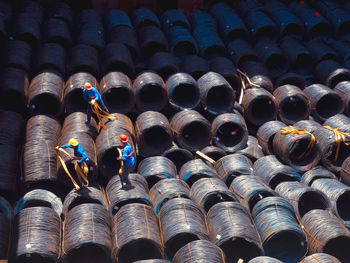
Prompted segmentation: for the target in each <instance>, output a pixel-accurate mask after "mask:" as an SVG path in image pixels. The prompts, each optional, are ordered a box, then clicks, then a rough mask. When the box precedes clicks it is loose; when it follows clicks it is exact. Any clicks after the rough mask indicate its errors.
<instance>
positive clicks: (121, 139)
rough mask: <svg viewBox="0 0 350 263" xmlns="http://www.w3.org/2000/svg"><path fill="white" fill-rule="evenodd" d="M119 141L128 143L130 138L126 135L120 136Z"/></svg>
mask: <svg viewBox="0 0 350 263" xmlns="http://www.w3.org/2000/svg"><path fill="white" fill-rule="evenodd" d="M119 139H120V141H121V142H128V137H126V135H125V134H120V135H119Z"/></svg>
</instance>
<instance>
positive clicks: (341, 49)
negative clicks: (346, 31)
mask: <svg viewBox="0 0 350 263" xmlns="http://www.w3.org/2000/svg"><path fill="white" fill-rule="evenodd" d="M326 41H327V44H328V45H329V46H330V47H331V48H332V49H333V50H334V51H335V52H337V54H338V57H339V58H340V59H341V60H340V61H343V62H345V61H347V60H349V58H350V44H349V42H348V41H346V40H338V39H327V40H326Z"/></svg>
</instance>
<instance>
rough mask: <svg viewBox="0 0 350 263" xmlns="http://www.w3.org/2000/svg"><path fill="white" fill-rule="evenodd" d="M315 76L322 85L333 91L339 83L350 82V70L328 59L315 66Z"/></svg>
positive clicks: (334, 60)
mask: <svg viewBox="0 0 350 263" xmlns="http://www.w3.org/2000/svg"><path fill="white" fill-rule="evenodd" d="M314 76H315V79H317V80H318V81H319V82H320V83H322V84H324V85H327V86H328V87H330V88H331V89H333V88H334V87H335V86H336V85H337V84H338V83H340V82H342V81H349V80H350V70H348V69H346V68H343V67H341V65H340V64H339V63H338V62H337V61H336V59H328V60H324V61H322V62H320V63H318V64H317V65H316V66H315V69H314Z"/></svg>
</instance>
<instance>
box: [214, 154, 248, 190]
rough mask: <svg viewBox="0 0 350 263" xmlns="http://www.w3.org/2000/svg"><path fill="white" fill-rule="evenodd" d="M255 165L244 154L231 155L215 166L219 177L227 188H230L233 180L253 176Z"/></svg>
mask: <svg viewBox="0 0 350 263" xmlns="http://www.w3.org/2000/svg"><path fill="white" fill-rule="evenodd" d="M252 166H253V164H252V162H251V161H250V160H249V158H248V157H246V156H245V155H243V154H239V153H234V154H229V155H226V156H224V157H222V158H221V159H219V160H218V161H217V162H216V164H215V170H216V172H217V175H218V177H219V178H220V179H221V180H223V181H224V182H225V183H226V185H227V186H230V185H231V183H232V181H233V179H235V178H236V177H238V176H240V175H251V174H253V167H252Z"/></svg>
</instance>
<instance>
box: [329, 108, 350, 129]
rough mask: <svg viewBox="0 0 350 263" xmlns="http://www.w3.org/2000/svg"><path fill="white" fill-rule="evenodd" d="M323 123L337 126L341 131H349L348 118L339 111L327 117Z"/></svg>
mask: <svg viewBox="0 0 350 263" xmlns="http://www.w3.org/2000/svg"><path fill="white" fill-rule="evenodd" d="M323 125H324V126H330V127H335V128H338V129H339V130H340V131H341V132H350V118H349V117H347V116H345V115H344V114H341V113H339V114H337V115H334V116H332V117H330V118H328V119H327V120H326V121H325V122H324V123H323Z"/></svg>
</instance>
